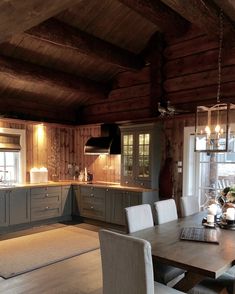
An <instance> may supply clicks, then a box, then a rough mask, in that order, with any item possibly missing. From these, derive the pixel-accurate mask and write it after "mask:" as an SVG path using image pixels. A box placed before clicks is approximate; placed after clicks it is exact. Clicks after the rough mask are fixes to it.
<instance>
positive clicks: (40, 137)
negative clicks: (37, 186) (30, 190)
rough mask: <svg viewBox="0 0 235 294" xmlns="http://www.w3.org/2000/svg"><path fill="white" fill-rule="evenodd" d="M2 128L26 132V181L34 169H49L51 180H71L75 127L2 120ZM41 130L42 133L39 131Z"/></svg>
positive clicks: (0, 125)
mask: <svg viewBox="0 0 235 294" xmlns="http://www.w3.org/2000/svg"><path fill="white" fill-rule="evenodd" d="M0 127H2V128H14V129H23V130H25V131H26V180H27V181H29V179H30V178H29V172H30V169H31V168H32V167H43V166H44V167H47V168H48V176H49V180H52V176H53V175H55V174H56V175H57V177H56V178H57V179H69V178H70V175H69V173H68V164H69V163H73V162H74V161H75V144H74V132H75V129H74V127H67V126H66V127H64V126H60V125H50V124H46V125H44V126H43V125H41V124H34V123H28V122H24V121H22V122H21V121H14V120H12V121H11V120H7V121H5V120H0ZM39 129H40V131H39Z"/></svg>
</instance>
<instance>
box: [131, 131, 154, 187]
mask: <svg viewBox="0 0 235 294" xmlns="http://www.w3.org/2000/svg"><path fill="white" fill-rule="evenodd" d="M150 143H151V133H150V132H149V131H139V132H137V133H136V149H135V150H136V165H135V182H136V184H137V185H138V186H143V187H148V186H149V187H150V178H151V162H150Z"/></svg>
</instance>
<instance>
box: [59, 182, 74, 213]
mask: <svg viewBox="0 0 235 294" xmlns="http://www.w3.org/2000/svg"><path fill="white" fill-rule="evenodd" d="M61 197H62V198H61V215H62V216H71V215H72V186H71V185H70V186H62V194H61Z"/></svg>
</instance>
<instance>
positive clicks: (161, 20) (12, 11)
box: [0, 0, 235, 123]
mask: <svg viewBox="0 0 235 294" xmlns="http://www.w3.org/2000/svg"><path fill="white" fill-rule="evenodd" d="M220 7H221V8H223V10H224V11H225V34H226V38H227V39H232V40H233V39H234V36H235V34H234V31H235V27H234V25H233V21H235V4H234V2H233V1H232V0H231V1H223V0H213V1H212V0H208V1H206V0H161V1H156V0H102V1H100V0H63V1H61V0H47V1H42V0H40V1H39V0H24V1H18V0H8V1H4V0H0V42H1V43H0V106H1V108H0V115H2V116H8V117H17V118H24V119H36V120H47V121H59V122H62V123H76V117H77V113H78V112H79V110H80V109H81V108H82V107H84V106H86V105H87V104H89V105H90V104H92V103H93V102H94V103H95V102H96V101H99V100H100V99H104V100H105V99H107V97H108V95H109V93H110V91H111V89H112V84H113V82H114V80H115V77H116V76H117V75H118V74H119V73H121V72H124V71H133V72H138V71H140V70H141V69H143V68H144V66H146V65H147V64H149V60H148V54H147V53H146V52H148V49H149V46H150V44H151V42H150V40H151V38H153V36H155V35H156V34H157V33H162V34H163V35H167V36H168V38H171V37H172V38H175V37H177V36H182V35H184V34H185V33H186V32H187V30H188V28H189V26H190V25H191V24H193V25H195V26H197V27H198V28H200V29H201V30H202V32H206V33H207V34H208V35H210V36H216V34H217V33H218V31H219V30H218V27H219V8H220Z"/></svg>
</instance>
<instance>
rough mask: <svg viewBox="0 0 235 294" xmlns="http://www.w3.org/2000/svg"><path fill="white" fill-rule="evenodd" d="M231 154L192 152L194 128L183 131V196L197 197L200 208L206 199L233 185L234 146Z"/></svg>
mask: <svg viewBox="0 0 235 294" xmlns="http://www.w3.org/2000/svg"><path fill="white" fill-rule="evenodd" d="M230 144H231V146H232V150H233V151H232V152H227V153H213V152H212V153H206V152H194V128H191V127H188V128H185V131H184V175H183V195H184V196H193V195H195V196H197V197H198V198H199V203H200V205H201V206H203V205H204V204H205V202H206V201H207V199H208V197H210V196H212V197H214V196H216V195H218V194H219V193H220V191H221V190H223V189H224V188H225V187H227V186H229V185H231V184H235V146H234V141H232V142H230Z"/></svg>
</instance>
